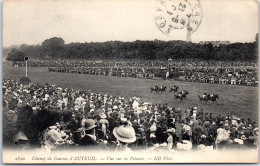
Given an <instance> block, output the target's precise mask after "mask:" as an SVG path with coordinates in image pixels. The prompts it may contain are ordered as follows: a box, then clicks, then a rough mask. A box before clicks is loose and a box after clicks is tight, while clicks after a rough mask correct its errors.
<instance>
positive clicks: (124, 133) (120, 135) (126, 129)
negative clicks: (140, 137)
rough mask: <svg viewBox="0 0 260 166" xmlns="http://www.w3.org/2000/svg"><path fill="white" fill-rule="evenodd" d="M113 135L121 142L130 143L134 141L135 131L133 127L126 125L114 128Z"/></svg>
mask: <svg viewBox="0 0 260 166" xmlns="http://www.w3.org/2000/svg"><path fill="white" fill-rule="evenodd" d="M113 134H114V136H115V137H116V138H117V139H118V140H119V141H121V142H125V143H132V142H135V141H136V136H135V130H134V128H133V127H131V126H128V125H121V126H119V127H115V128H114V130H113Z"/></svg>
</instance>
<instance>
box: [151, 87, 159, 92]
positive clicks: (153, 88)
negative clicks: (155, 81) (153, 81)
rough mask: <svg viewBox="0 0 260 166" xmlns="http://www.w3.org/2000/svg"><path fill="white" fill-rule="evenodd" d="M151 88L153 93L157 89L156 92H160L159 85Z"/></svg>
mask: <svg viewBox="0 0 260 166" xmlns="http://www.w3.org/2000/svg"><path fill="white" fill-rule="evenodd" d="M150 89H151V93H152V92H153V91H155V92H156V93H158V92H159V87H158V86H154V87H152V88H150Z"/></svg>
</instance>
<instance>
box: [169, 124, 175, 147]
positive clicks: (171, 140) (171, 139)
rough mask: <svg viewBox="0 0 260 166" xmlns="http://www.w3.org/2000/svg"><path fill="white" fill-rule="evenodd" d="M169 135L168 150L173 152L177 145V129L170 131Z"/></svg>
mask: <svg viewBox="0 0 260 166" xmlns="http://www.w3.org/2000/svg"><path fill="white" fill-rule="evenodd" d="M167 133H168V138H167V143H168V144H167V147H168V149H170V150H171V149H172V148H173V145H175V143H176V134H175V129H174V128H171V129H168V130H167Z"/></svg>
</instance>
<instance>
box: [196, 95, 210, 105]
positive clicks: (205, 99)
mask: <svg viewBox="0 0 260 166" xmlns="http://www.w3.org/2000/svg"><path fill="white" fill-rule="evenodd" d="M198 97H199V100H200V103H201V102H209V100H208V97H205V98H204V97H201V96H200V95H198Z"/></svg>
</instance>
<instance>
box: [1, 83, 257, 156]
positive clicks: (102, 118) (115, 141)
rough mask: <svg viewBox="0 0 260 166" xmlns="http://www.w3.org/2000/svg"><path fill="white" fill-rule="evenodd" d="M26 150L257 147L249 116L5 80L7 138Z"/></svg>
mask: <svg viewBox="0 0 260 166" xmlns="http://www.w3.org/2000/svg"><path fill="white" fill-rule="evenodd" d="M13 138H14V141H15V143H16V144H17V146H21V148H26V147H27V148H28V147H32V146H34V147H41V148H43V149H50V150H54V149H59V148H61V147H64V146H69V147H71V148H73V147H84V148H87V149H88V148H89V149H92V148H94V149H97V148H98V147H100V148H102V150H105V149H108V150H117V151H135V150H136V149H139V150H140V149H143V150H151V151H156V150H158V149H164V150H170V151H179V150H180V151H183V150H184V151H189V150H206V149H211V150H214V149H218V150H224V149H229V148H238V149H257V148H258V124H257V122H254V121H253V120H252V119H251V118H248V117H238V116H236V115H220V114H215V113H210V112H208V111H207V110H202V109H199V108H197V107H196V106H190V107H189V108H181V107H178V108H174V107H169V106H168V104H167V103H162V104H157V105H154V104H152V103H150V102H144V101H142V100H141V99H140V98H138V97H132V98H124V97H121V96H112V95H109V94H101V93H94V92H91V91H82V90H77V89H70V88H64V87H59V86H57V85H49V84H34V83H28V84H27V83H22V82H18V81H15V80H4V81H3V140H4V145H5V144H6V143H7V142H9V143H10V144H12V142H10V141H11V140H13Z"/></svg>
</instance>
